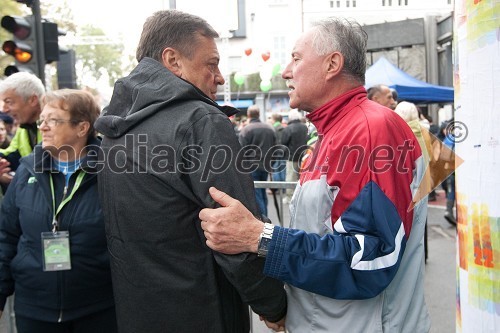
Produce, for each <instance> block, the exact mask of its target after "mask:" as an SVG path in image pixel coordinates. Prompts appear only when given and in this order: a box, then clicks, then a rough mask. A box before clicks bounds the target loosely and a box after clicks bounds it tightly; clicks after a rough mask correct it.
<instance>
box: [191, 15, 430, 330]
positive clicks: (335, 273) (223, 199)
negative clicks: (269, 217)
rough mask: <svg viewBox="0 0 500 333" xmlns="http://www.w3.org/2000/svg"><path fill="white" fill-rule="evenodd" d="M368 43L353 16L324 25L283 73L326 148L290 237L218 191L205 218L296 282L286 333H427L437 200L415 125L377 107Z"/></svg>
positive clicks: (209, 230)
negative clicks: (369, 88) (425, 193)
mask: <svg viewBox="0 0 500 333" xmlns="http://www.w3.org/2000/svg"><path fill="white" fill-rule="evenodd" d="M366 43H367V35H366V33H365V32H364V31H363V29H362V28H361V26H360V25H359V24H357V23H355V22H353V21H349V20H346V19H343V18H333V17H332V18H327V19H323V20H321V21H318V22H315V23H313V25H312V27H311V28H310V29H308V30H307V31H306V32H305V33H303V34H302V35H301V36H300V37H299V39H298V40H297V42H296V43H295V47H294V49H293V52H292V60H291V62H290V63H289V64H288V65H287V67H286V68H285V69H284V71H283V73H282V77H283V78H284V79H285V80H287V86H288V88H289V89H290V91H289V93H288V94H289V97H290V107H291V108H297V109H300V110H303V111H305V112H307V113H308V114H307V118H308V119H309V120H310V121H311V122H312V123H313V124H314V125H315V126H316V128H317V130H318V134H319V139H318V141H317V143H316V147H315V150H314V152H313V156H312V157H311V158H310V159H309V160H308V165H306V167H305V169H303V170H302V172H301V175H300V181H299V184H298V185H297V188H296V189H295V193H294V197H293V200H292V203H291V206H290V212H292V213H291V214H290V216H291V220H290V228H284V227H281V226H276V225H271V224H269V223H263V222H262V221H259V220H258V219H256V218H255V217H254V216H253V215H252V213H251V212H249V211H248V210H246V209H245V208H244V206H243V205H242V204H241V202H239V201H238V200H235V199H233V198H231V195H229V194H226V193H224V192H222V191H219V190H218V189H216V188H211V189H210V190H209V191H210V194H211V195H212V197H213V198H214V200H216V201H217V202H219V203H220V204H221V206H222V207H220V208H215V209H213V208H206V209H204V210H202V211H201V212H200V219H201V220H202V222H201V225H202V228H203V230H204V232H205V237H206V238H207V245H208V246H209V247H211V248H212V249H213V250H215V251H221V252H223V253H239V252H245V253H246V252H253V253H259V254H260V255H261V256H264V257H265V258H266V263H265V266H264V273H265V274H266V275H268V276H270V277H275V278H277V279H280V280H282V281H285V282H286V284H287V291H288V314H287V318H286V327H287V330H288V331H289V332H291V333H297V332H299V333H302V332H312V331H314V332H324V333H326V332H428V331H429V330H430V320H429V315H428V312H427V309H426V305H425V299H424V279H425V277H424V272H425V264H424V229H425V220H426V217H427V202H426V201H425V200H422V201H418V202H414V201H413V193H415V192H416V191H417V189H418V184H419V183H420V181H421V179H422V177H423V174H424V170H425V163H424V156H423V154H422V151H421V149H420V147H419V144H418V141H417V139H416V138H415V135H414V134H413V132H412V131H411V129H410V128H409V127H408V126H407V124H406V123H405V121H404V120H403V119H401V117H400V116H398V115H397V114H396V113H394V112H393V111H391V110H390V109H388V108H386V107H383V106H381V105H379V104H378V103H374V102H372V101H370V100H368V99H367V97H366V90H365V88H364V83H365V71H366Z"/></svg>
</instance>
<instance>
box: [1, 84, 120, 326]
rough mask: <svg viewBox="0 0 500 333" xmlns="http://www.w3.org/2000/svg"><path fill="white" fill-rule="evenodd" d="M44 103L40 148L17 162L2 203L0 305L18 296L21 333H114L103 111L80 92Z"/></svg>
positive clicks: (59, 93) (59, 92)
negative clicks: (102, 200) (101, 181)
mask: <svg viewBox="0 0 500 333" xmlns="http://www.w3.org/2000/svg"><path fill="white" fill-rule="evenodd" d="M45 101H46V104H45V106H44V108H43V111H42V113H41V115H40V120H39V126H40V131H41V132H42V144H41V145H37V146H36V147H35V150H34V151H33V152H32V153H31V154H30V155H28V156H27V157H24V158H22V159H21V163H20V166H19V168H18V169H17V172H16V175H15V176H14V178H13V180H12V182H11V184H10V186H9V189H8V191H7V193H6V195H5V198H4V200H3V203H2V208H1V214H0V308H1V309H3V307H4V305H5V301H6V298H7V296H9V295H12V294H13V293H14V292H15V299H14V311H15V314H16V326H17V332H18V333H34V332H55V333H57V332H61V333H62V332H65V333H66V332H67V333H95V332H102V333H113V332H117V324H116V316H115V308H114V300H113V290H112V285H111V272H110V265H109V256H108V250H107V245H106V236H105V231H104V217H103V215H102V210H101V206H100V204H99V199H98V195H97V175H96V172H97V169H96V168H95V166H96V161H97V156H98V155H97V154H98V150H99V144H100V142H99V140H98V139H97V138H96V132H95V130H94V128H93V124H94V122H95V120H96V119H97V117H98V116H99V112H100V110H99V107H98V106H97V105H96V103H95V102H94V99H93V97H92V96H91V95H90V94H88V93H85V92H83V91H78V90H69V89H64V90H56V91H52V92H49V93H47V95H46V97H45ZM0 314H1V312H0Z"/></svg>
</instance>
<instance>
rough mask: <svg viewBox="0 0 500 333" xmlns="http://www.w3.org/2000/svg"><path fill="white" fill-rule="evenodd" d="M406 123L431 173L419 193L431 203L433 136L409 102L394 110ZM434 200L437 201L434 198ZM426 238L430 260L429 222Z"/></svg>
mask: <svg viewBox="0 0 500 333" xmlns="http://www.w3.org/2000/svg"><path fill="white" fill-rule="evenodd" d="M394 111H395V112H396V113H397V114H398V115H399V116H400V117H401V118H403V120H404V121H406V123H407V124H408V126H410V128H411V130H412V131H413V134H415V137H416V138H417V140H418V144H419V145H420V149H421V150H422V156H423V157H424V165H425V166H426V168H427V170H429V172H427V173H425V174H424V177H423V178H422V180H421V182H420V184H419V191H420V192H419V193H422V194H425V195H426V196H425V197H424V198H423V199H422V200H424V201H429V200H430V199H429V198H430V196H431V193H432V191H431V189H432V188H433V187H434V184H433V181H432V179H433V175H432V173H433V170H434V169H433V163H434V161H433V158H432V141H431V136H430V134H429V132H428V130H427V127H426V126H425V125H422V122H421V120H420V119H421V118H420V112H419V111H418V108H417V106H416V105H415V104H413V103H409V102H405V101H403V102H400V103H399V104H398V105H397V106H396V109H395V110H394ZM434 200H436V199H435V198H434ZM425 224H426V226H425V229H426V230H425V236H424V243H425V244H424V245H425V260H426V261H427V258H428V246H427V220H426V222H425Z"/></svg>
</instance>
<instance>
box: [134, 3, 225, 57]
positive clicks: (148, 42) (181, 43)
mask: <svg viewBox="0 0 500 333" xmlns="http://www.w3.org/2000/svg"><path fill="white" fill-rule="evenodd" d="M198 35H202V36H205V37H212V38H217V37H219V34H218V33H217V32H216V31H215V30H214V28H212V26H210V24H208V23H207V21H205V20H204V19H202V18H201V17H198V16H196V15H191V14H188V13H184V12H181V11H178V10H161V11H158V12H156V13H154V14H153V15H152V16H150V17H149V18H148V19H147V20H146V22H145V23H144V26H143V29H142V34H141V39H140V41H139V45H138V46H137V51H136V59H137V61H139V62H140V61H141V60H142V59H143V58H144V57H149V58H153V59H155V60H156V61H159V62H161V61H162V53H163V50H165V49H166V48H167V47H171V48H174V49H176V50H178V51H179V52H180V53H181V54H182V55H184V56H186V57H187V58H188V59H192V57H193V56H194V52H195V50H196V43H194V42H193V41H195V40H196V38H197V37H198Z"/></svg>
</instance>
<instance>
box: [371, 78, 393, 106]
mask: <svg viewBox="0 0 500 333" xmlns="http://www.w3.org/2000/svg"><path fill="white" fill-rule="evenodd" d="M368 99H369V100H372V101H374V102H376V103H378V104H380V105H383V106H385V107H388V108H389V109H391V110H394V109H395V108H396V104H397V102H396V100H395V99H394V96H393V94H392V91H391V89H390V88H389V87H388V86H386V85H383V84H377V85H374V86H373V87H370V88H369V89H368Z"/></svg>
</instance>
